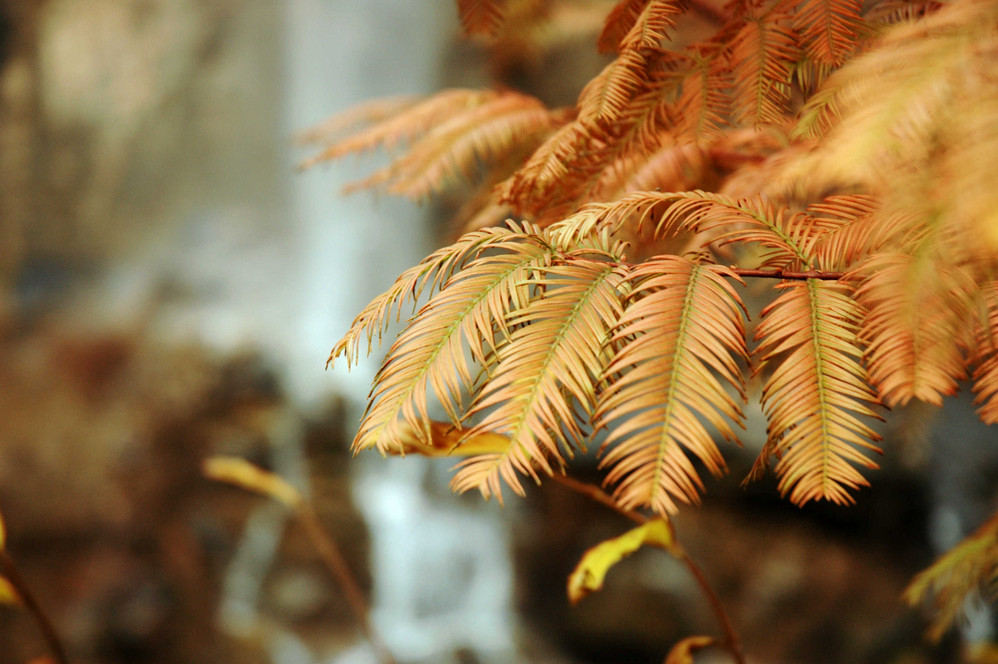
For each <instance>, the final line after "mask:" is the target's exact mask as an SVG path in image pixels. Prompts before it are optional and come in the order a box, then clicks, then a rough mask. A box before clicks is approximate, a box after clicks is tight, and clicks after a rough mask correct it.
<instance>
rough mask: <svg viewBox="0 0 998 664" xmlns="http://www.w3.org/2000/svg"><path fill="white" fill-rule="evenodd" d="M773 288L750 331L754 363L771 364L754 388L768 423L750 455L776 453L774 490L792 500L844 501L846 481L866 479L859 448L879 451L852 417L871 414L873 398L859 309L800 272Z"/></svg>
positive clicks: (856, 483) (834, 286)
mask: <svg viewBox="0 0 998 664" xmlns="http://www.w3.org/2000/svg"><path fill="white" fill-rule="evenodd" d="M779 288H782V289H784V293H783V294H782V295H780V297H779V298H777V299H776V300H775V301H774V302H773V303H772V304H770V305H769V306H767V307H766V308H765V309H764V310H763V312H762V321H761V322H760V323H759V327H758V328H757V329H756V335H755V336H756V339H757V340H759V341H760V342H761V343H760V345H759V347H758V349H757V350H756V354H757V355H758V356H760V357H761V359H762V364H761V367H760V368H762V369H764V368H766V367H767V366H768V365H770V364H775V366H774V367H773V370H772V373H771V374H770V376H769V378H768V379H767V380H766V383H765V386H764V387H763V391H762V405H763V410H764V412H765V413H766V416H767V419H768V425H767V443H766V447H765V449H764V452H763V456H762V458H761V459H760V461H759V462H758V463H766V461H767V459H766V457H767V456H768V455H775V456H777V457H778V458H779V461H778V462H777V464H776V469H775V470H776V475H777V476H778V477H779V488H780V491H781V493H783V494H784V495H787V494H789V496H790V500H791V501H792V502H794V503H795V504H798V505H803V504H804V503H806V502H808V501H811V500H829V501H831V502H833V503H837V504H847V503H851V502H853V499H852V496H851V495H850V494H849V489H856V488H858V487H860V486H866V485H867V484H868V482H867V481H866V479H865V478H864V477H863V476H862V475H861V474H860V473H859V471H858V470H857V469H856V467H855V466H860V467H866V468H876V467H877V464H875V463H874V462H873V461H872V460H871V459H870V458H869V457H868V456H867V455H866V454H864V453H863V450H869V451H874V452H879V451H880V450H879V449H878V448H877V447H876V446H874V445H873V444H872V443H871V442H870V441H871V440H876V439H877V438H878V436H877V434H876V433H875V432H874V431H873V430H872V429H871V428H870V427H869V426H868V425H867V424H865V423H864V422H863V420H862V419H860V418H861V417H863V418H866V417H875V416H876V415H875V414H874V412H873V411H872V410H871V408H870V406H871V405H873V404H875V403H877V397H876V395H874V393H873V392H872V391H871V390H870V388H869V386H868V381H867V375H866V370H865V369H864V368H863V365H862V363H861V362H860V358H861V357H862V351H861V350H860V347H859V340H858V337H857V329H858V325H859V318H860V313H861V309H860V307H859V306H858V305H857V304H856V303H855V302H854V301H853V299H852V297H851V293H850V289H849V288H848V287H847V286H845V285H844V284H842V283H835V282H825V281H820V280H817V279H808V280H806V281H803V282H784V283H781V284H779Z"/></svg>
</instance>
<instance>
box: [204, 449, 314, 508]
mask: <svg viewBox="0 0 998 664" xmlns="http://www.w3.org/2000/svg"><path fill="white" fill-rule="evenodd" d="M202 472H204V475H205V477H207V478H209V479H213V480H216V481H219V482H226V483H228V484H232V485H235V486H238V487H242V488H243V489H248V490H250V491H253V492H255V493H258V494H260V495H263V496H268V497H270V498H273V499H275V500H277V501H278V502H281V503H284V504H285V505H286V506H288V507H290V508H291V509H298V508H299V507H300V506H301V504H302V502H303V500H304V499H303V498H302V495H301V493H300V492H299V491H298V489H296V488H294V487H293V486H291V485H290V484H288V483H287V482H286V481H285V480H284V479H282V478H281V477H279V476H277V475H275V474H274V473H271V472H269V471H266V470H264V469H262V468H260V467H259V466H255V465H253V464H252V463H250V462H249V461H247V460H246V459H241V458H238V457H228V456H213V457H209V458H208V459H205V461H204V463H203V464H202Z"/></svg>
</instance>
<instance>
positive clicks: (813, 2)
mask: <svg viewBox="0 0 998 664" xmlns="http://www.w3.org/2000/svg"><path fill="white" fill-rule="evenodd" d="M862 8H863V3H862V0H804V2H802V3H801V4H800V6H799V7H798V9H797V12H796V13H795V14H794V27H795V28H796V30H797V32H799V33H800V36H801V39H802V41H803V42H804V50H805V52H806V53H807V55H808V57H810V58H813V59H814V60H815V61H816V62H818V63H819V64H822V65H828V66H831V67H841V66H842V64H843V63H845V61H846V60H847V59H848V58H849V57H850V56H851V55H852V54H853V53H854V52H855V51H856V48H857V45H858V42H859V38H860V34H861V32H862V29H863V19H862V18H861V17H860V10H861V9H862Z"/></svg>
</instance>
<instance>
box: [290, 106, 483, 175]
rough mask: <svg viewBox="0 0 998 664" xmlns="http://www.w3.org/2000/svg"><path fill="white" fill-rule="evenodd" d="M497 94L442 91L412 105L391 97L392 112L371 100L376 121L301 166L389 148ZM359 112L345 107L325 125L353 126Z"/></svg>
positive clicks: (319, 132)
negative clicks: (344, 111) (343, 110)
mask: <svg viewBox="0 0 998 664" xmlns="http://www.w3.org/2000/svg"><path fill="white" fill-rule="evenodd" d="M498 96H499V93H498V92H495V91H493V90H466V89H452V90H442V91H441V92H438V93H436V94H434V95H432V96H430V97H427V98H426V99H423V100H421V101H419V102H418V103H413V104H411V105H410V104H405V103H404V102H400V101H399V102H397V101H394V100H392V101H390V102H388V104H387V105H388V106H389V107H393V108H394V109H395V110H394V112H385V110H384V108H383V106H382V104H384V102H373V103H374V104H376V106H375V107H374V108H375V111H376V112H373V113H372V114H371V116H370V117H371V118H372V119H376V120H378V121H377V122H376V124H373V125H371V126H369V127H367V128H366V129H364V130H362V131H359V132H357V133H355V134H352V135H351V136H349V137H347V138H344V139H342V140H340V141H337V142H335V143H333V144H332V145H329V146H328V147H326V148H325V149H324V150H322V152H320V153H319V154H317V155H315V156H313V157H310V158H309V159H306V160H304V161H302V162H301V168H310V167H312V166H315V165H316V164H320V163H322V162H325V161H332V160H334V159H340V158H342V157H345V156H346V155H348V154H355V153H360V152H366V151H368V150H373V149H375V148H384V149H386V150H392V149H394V148H396V147H397V146H398V145H400V144H402V143H405V142H408V141H410V140H412V139H413V138H415V137H417V136H420V135H422V134H425V133H426V132H428V131H430V130H431V129H433V127H435V126H437V125H439V124H440V123H442V122H446V121H447V120H450V119H451V118H453V117H455V116H459V115H461V114H463V113H466V112H468V111H470V110H472V109H474V108H477V107H478V106H481V105H482V104H486V103H488V102H490V101H493V100H495V99H496V97H498ZM358 114H360V115H363V109H361V111H349V110H348V111H346V117H344V116H343V115H340V116H334V117H333V118H330V119H329V120H327V121H326V123H324V124H327V125H328V126H332V127H338V126H341V125H343V124H345V123H346V124H350V125H353V124H356V122H357V117H356V116H357V115H358ZM321 126H322V125H320V128H321ZM316 133H317V134H318V135H322V132H321V129H319V130H317V131H316Z"/></svg>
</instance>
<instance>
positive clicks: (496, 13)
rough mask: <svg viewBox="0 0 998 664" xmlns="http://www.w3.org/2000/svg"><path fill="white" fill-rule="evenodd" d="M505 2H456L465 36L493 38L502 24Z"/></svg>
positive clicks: (475, 0)
mask: <svg viewBox="0 0 998 664" xmlns="http://www.w3.org/2000/svg"><path fill="white" fill-rule="evenodd" d="M505 4H506V0H457V14H458V17H459V18H460V19H461V27H462V28H463V29H464V34H466V35H469V36H471V35H488V36H493V35H495V34H496V33H497V32H499V28H500V27H501V26H502V22H503V9H504V5H505Z"/></svg>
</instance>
